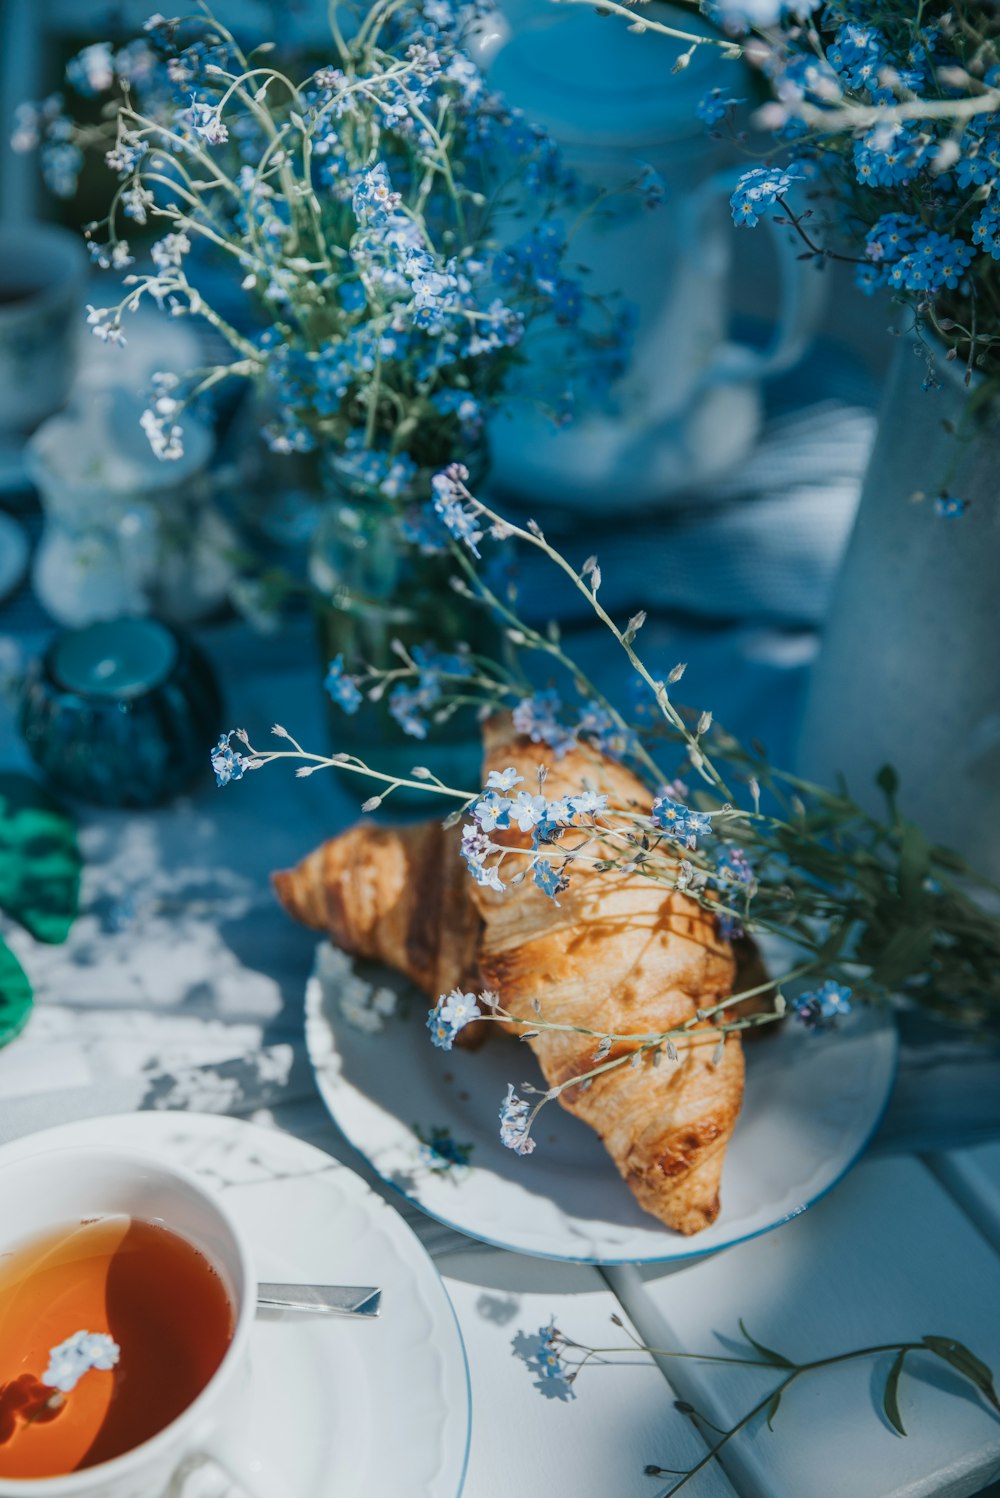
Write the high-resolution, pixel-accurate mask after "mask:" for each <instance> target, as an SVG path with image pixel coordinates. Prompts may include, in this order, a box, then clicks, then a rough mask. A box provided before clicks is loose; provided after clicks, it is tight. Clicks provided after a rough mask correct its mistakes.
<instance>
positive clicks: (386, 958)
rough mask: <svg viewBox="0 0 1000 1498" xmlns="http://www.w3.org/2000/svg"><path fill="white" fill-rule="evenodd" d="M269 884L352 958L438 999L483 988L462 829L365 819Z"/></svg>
mask: <svg viewBox="0 0 1000 1498" xmlns="http://www.w3.org/2000/svg"><path fill="white" fill-rule="evenodd" d="M271 882H272V884H273V885H274V888H275V890H276V892H277V895H278V899H279V900H280V901H281V903H282V905H283V906H284V907H285V909H286V910H287V911H288V913H289V915H291V916H294V917H295V919H296V920H297V921H301V922H302V924H303V925H304V926H311V927H313V929H314V930H316V931H325V932H326V933H327V934H328V935H329V936H330V937H331V938H332V939H333V941H334V942H335V943H336V945H337V946H338V947H341V948H342V949H343V950H344V951H345V952H350V953H351V955H352V956H355V957H369V958H372V959H373V960H374V961H377V962H384V963H385V964H386V966H388V967H391V968H395V970H396V971H397V972H400V973H403V974H404V976H405V977H407V978H409V980H410V982H411V983H414V984H415V985H416V986H417V988H420V989H422V990H423V992H424V993H426V994H428V995H430V996H432V997H433V998H435V999H436V998H437V997H438V996H439V995H440V994H443V993H450V991H451V990H452V989H453V988H461V989H463V990H464V989H472V990H474V991H478V990H479V989H480V988H481V987H482V983H481V979H480V976H479V962H478V950H479V937H480V933H481V931H482V924H483V923H482V919H481V918H480V915H479V912H478V910H477V909H476V907H475V905H474V904H473V902H472V900H471V899H470V898H469V885H470V883H471V881H470V879H469V876H468V872H467V870H466V867H465V864H464V863H463V861H462V857H461V853H460V836H459V835H458V833H457V829H450V830H449V831H447V832H446V831H444V830H443V829H442V827H441V824H440V823H439V822H421V823H419V824H412V825H409V826H406V827H380V826H378V825H376V824H375V823H372V822H360V823H358V825H357V826H356V827H352V828H350V829H349V831H347V832H345V833H343V834H342V835H341V836H340V837H334V838H331V839H330V840H329V841H328V842H325V843H322V844H321V845H320V846H319V847H318V848H316V849H315V851H314V852H312V853H310V854H309V855H308V857H306V858H304V859H303V860H302V862H301V863H300V864H299V865H298V867H297V868H295V869H290V870H285V871H282V872H279V873H276V874H272V875H271ZM485 1029H486V1026H485V1024H482V1023H480V1024H475V1025H469V1026H467V1027H466V1029H465V1030H463V1031H462V1032H461V1034H460V1036H459V1040H460V1041H462V1042H463V1043H464V1044H466V1045H468V1044H473V1043H476V1042H477V1041H479V1040H481V1039H482V1037H483V1034H484V1032H485Z"/></svg>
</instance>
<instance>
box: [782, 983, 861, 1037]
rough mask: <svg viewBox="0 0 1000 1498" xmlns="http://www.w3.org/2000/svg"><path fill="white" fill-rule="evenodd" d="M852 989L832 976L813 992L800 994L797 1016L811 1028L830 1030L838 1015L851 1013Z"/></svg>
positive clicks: (797, 1001) (796, 1009) (796, 1008)
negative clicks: (834, 979)
mask: <svg viewBox="0 0 1000 1498" xmlns="http://www.w3.org/2000/svg"><path fill="white" fill-rule="evenodd" d="M850 1012H851V990H850V989H849V988H847V987H845V986H844V984H842V983H835V982H834V981H833V979H832V978H828V979H827V981H826V982H825V983H824V984H822V985H821V986H820V987H819V988H817V989H815V990H814V991H812V992H809V993H804V994H801V995H800V996H799V998H798V999H797V1000H796V1004H795V1016H796V1018H797V1019H799V1020H801V1022H802V1023H803V1024H804V1025H805V1026H806V1027H807V1028H808V1029H810V1030H828V1029H830V1027H831V1026H832V1025H834V1024H835V1023H836V1021H837V1017H838V1015H842V1014H850Z"/></svg>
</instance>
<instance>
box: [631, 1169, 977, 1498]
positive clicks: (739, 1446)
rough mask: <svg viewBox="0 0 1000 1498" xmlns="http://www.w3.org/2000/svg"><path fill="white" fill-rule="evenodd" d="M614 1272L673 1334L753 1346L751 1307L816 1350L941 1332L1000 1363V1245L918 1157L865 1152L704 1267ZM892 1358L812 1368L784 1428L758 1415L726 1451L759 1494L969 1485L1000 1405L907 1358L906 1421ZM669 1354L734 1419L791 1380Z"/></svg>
mask: <svg viewBox="0 0 1000 1498" xmlns="http://www.w3.org/2000/svg"><path fill="white" fill-rule="evenodd" d="M608 1278H609V1280H610V1281H611V1283H612V1284H613V1285H614V1286H615V1288H616V1289H617V1290H618V1292H619V1294H620V1295H621V1298H622V1299H623V1301H624V1303H625V1304H626V1306H627V1307H628V1310H629V1313H630V1315H631V1316H632V1319H633V1321H634V1322H635V1323H636V1325H637V1326H639V1327H640V1328H641V1329H642V1331H643V1333H644V1335H645V1337H646V1339H647V1341H654V1340H655V1341H656V1342H657V1344H658V1345H660V1346H666V1347H676V1348H682V1349H685V1350H688V1351H705V1352H710V1351H713V1350H714V1351H718V1352H722V1353H736V1354H737V1355H742V1353H743V1349H742V1348H741V1347H740V1345H739V1341H738V1337H739V1331H738V1321H739V1318H740V1317H741V1316H742V1317H743V1318H744V1320H745V1321H746V1323H747V1326H748V1328H749V1330H750V1331H751V1332H752V1333H753V1334H754V1336H756V1337H757V1338H759V1340H760V1341H761V1342H763V1343H765V1344H767V1345H769V1346H771V1347H775V1348H777V1349H778V1350H779V1351H781V1352H783V1353H785V1354H786V1355H787V1356H788V1357H790V1358H793V1359H799V1360H802V1361H805V1360H807V1359H812V1358H816V1357H821V1356H827V1355H830V1354H834V1353H838V1352H845V1351H849V1350H852V1349H854V1348H857V1347H862V1346H866V1345H872V1344H878V1343H883V1342H895V1341H904V1340H914V1341H919V1339H920V1338H921V1337H922V1336H923V1335H924V1334H925V1333H931V1334H937V1335H943V1336H951V1337H956V1338H958V1339H959V1340H961V1341H963V1342H965V1343H966V1344H967V1345H968V1346H969V1347H970V1348H971V1349H972V1351H973V1352H975V1353H976V1354H977V1355H978V1356H979V1357H980V1358H982V1359H983V1360H984V1361H985V1362H987V1363H988V1364H990V1366H991V1367H992V1368H993V1369H994V1371H995V1372H996V1371H997V1370H1000V1259H998V1257H997V1256H996V1254H995V1253H994V1251H993V1250H992V1249H991V1248H990V1247H989V1245H988V1244H987V1243H986V1241H985V1240H984V1238H983V1237H982V1236H981V1235H980V1233H979V1232H977V1231H976V1229H975V1228H973V1227H972V1225H971V1224H970V1222H969V1221H968V1219H967V1218H966V1217H965V1216H964V1215H963V1213H962V1212H961V1210H960V1209H959V1208H958V1206H957V1205H956V1204H955V1203H954V1202H953V1201H952V1200H951V1198H950V1197H949V1196H948V1195H946V1193H945V1192H944V1190H943V1189H942V1187H941V1186H940V1185H939V1183H938V1182H937V1181H936V1180H935V1179H934V1177H933V1176H932V1175H931V1173H930V1172H929V1171H928V1170H927V1169H926V1168H925V1167H924V1166H923V1165H922V1164H921V1163H920V1162H918V1161H917V1160H912V1159H910V1160H906V1159H894V1160H884V1161H870V1162H868V1163H865V1164H863V1165H861V1166H859V1167H858V1169H857V1170H856V1171H854V1173H853V1174H852V1175H851V1176H850V1178H849V1179H848V1180H847V1181H846V1182H845V1183H844V1184H843V1185H842V1186H841V1187H839V1188H838V1190H836V1191H835V1192H833V1193H832V1195H831V1196H830V1197H828V1198H827V1199H826V1200H825V1201H824V1202H821V1203H820V1204H819V1205H818V1206H817V1207H815V1208H814V1209H813V1210H812V1211H810V1212H808V1213H806V1214H805V1215H804V1216H803V1217H800V1218H797V1219H796V1220H795V1221H793V1222H791V1223H788V1224H787V1225H786V1226H785V1227H783V1228H780V1229H779V1230H778V1231H776V1232H774V1233H771V1234H769V1235H767V1236H766V1237H763V1238H758V1239H756V1240H755V1241H754V1242H752V1243H747V1244H744V1245H742V1246H740V1247H737V1248H734V1249H732V1250H730V1251H729V1252H728V1253H724V1254H720V1255H718V1256H716V1257H715V1258H713V1259H709V1260H707V1261H704V1262H702V1263H700V1264H697V1265H695V1266H694V1267H693V1268H690V1269H686V1270H683V1271H681V1272H679V1273H676V1274H674V1275H668V1276H660V1277H657V1275H656V1273H655V1271H653V1270H643V1271H637V1270H635V1269H625V1270H612V1271H609V1274H608ZM750 1355H751V1356H752V1353H751V1354H750ZM891 1361H892V1359H891V1357H889V1356H885V1355H883V1356H881V1357H879V1358H875V1359H870V1360H864V1361H861V1362H856V1363H848V1364H843V1365H841V1366H839V1367H836V1368H832V1369H828V1370H822V1371H819V1372H817V1373H815V1374H811V1375H809V1376H808V1377H807V1378H805V1379H803V1380H802V1381H801V1383H800V1384H798V1385H797V1386H796V1387H794V1388H793V1389H792V1390H790V1391H789V1393H788V1394H787V1395H786V1398H785V1400H784V1402H783V1404H782V1408H781V1410H780V1413H779V1414H778V1416H777V1419H776V1422H775V1429H774V1432H773V1433H772V1432H770V1431H768V1429H767V1427H766V1425H765V1424H764V1423H763V1421H762V1420H758V1421H756V1422H755V1423H754V1424H753V1425H752V1426H751V1427H750V1428H749V1429H748V1431H747V1432H746V1433H745V1434H744V1435H742V1436H741V1437H738V1438H737V1439H736V1441H735V1442H734V1443H733V1444H732V1446H731V1447H730V1448H729V1450H728V1455H727V1457H726V1466H727V1470H728V1472H729V1474H730V1476H731V1477H732V1479H733V1483H734V1486H735V1487H736V1488H737V1489H738V1491H739V1492H740V1493H741V1494H742V1495H744V1498H841V1495H843V1498H924V1495H927V1498H930V1495H934V1498H968V1495H970V1494H974V1493H976V1492H978V1491H979V1489H981V1488H982V1487H984V1486H985V1485H986V1484H987V1483H988V1482H990V1481H992V1480H993V1479H995V1478H996V1477H997V1476H998V1475H1000V1417H998V1416H996V1415H995V1414H994V1413H993V1412H991V1411H990V1410H989V1409H988V1407H987V1406H986V1405H985V1403H984V1402H983V1401H982V1400H981V1399H980V1398H979V1397H978V1396H977V1395H976V1394H975V1392H974V1391H973V1390H972V1389H971V1386H966V1385H964V1384H962V1383H961V1382H960V1381H958V1380H957V1379H956V1378H955V1376H954V1375H953V1374H952V1373H951V1371H950V1370H949V1369H948V1368H947V1367H946V1366H945V1365H944V1364H943V1363H941V1362H939V1361H938V1360H936V1359H934V1358H933V1357H930V1356H927V1355H924V1354H921V1355H920V1356H919V1357H915V1358H914V1360H913V1363H912V1365H910V1364H909V1363H908V1364H907V1371H904V1373H903V1377H902V1380H901V1383H900V1388H899V1405H900V1411H901V1414H902V1418H903V1422H904V1424H905V1426H906V1429H907V1430H908V1431H909V1435H908V1436H907V1438H906V1439H903V1438H902V1437H900V1436H899V1435H897V1434H896V1433H895V1432H894V1431H893V1430H892V1428H891V1426H890V1425H889V1424H888V1422H887V1421H886V1419H885V1417H884V1416H883V1415H882V1412H881V1398H882V1389H883V1387H884V1382H885V1377H886V1375H887V1373H888V1371H889V1366H890V1364H891ZM666 1366H668V1367H669V1371H670V1377H671V1380H672V1382H673V1384H674V1387H675V1388H676V1389H677V1390H678V1392H679V1393H680V1394H681V1396H682V1397H684V1398H686V1399H689V1400H690V1401H691V1402H692V1403H693V1404H695V1405H696V1406H697V1407H698V1408H699V1409H700V1410H702V1411H703V1412H704V1413H705V1414H707V1415H708V1416H709V1417H710V1418H711V1419H713V1420H714V1421H715V1422H716V1423H718V1424H720V1425H722V1426H729V1425H731V1424H733V1423H734V1422H735V1420H736V1419H737V1418H739V1416H740V1415H742V1414H743V1413H744V1412H745V1411H746V1410H747V1409H748V1408H749V1407H750V1406H751V1405H752V1404H753V1403H755V1402H756V1400H757V1399H758V1398H760V1397H761V1395H762V1394H763V1393H764V1392H765V1391H766V1389H767V1388H768V1387H770V1386H772V1385H773V1384H774V1383H775V1382H777V1378H776V1377H775V1375H773V1374H772V1373H770V1372H767V1373H761V1372H760V1371H757V1370H753V1371H743V1370H739V1369H732V1368H727V1367H725V1366H719V1365H712V1364H702V1363H697V1362H687V1361H670V1362H669V1363H667V1364H666ZM662 1491H664V1489H663V1488H660V1489H658V1490H657V1493H656V1494H654V1493H649V1494H647V1498H658V1493H659V1492H662Z"/></svg>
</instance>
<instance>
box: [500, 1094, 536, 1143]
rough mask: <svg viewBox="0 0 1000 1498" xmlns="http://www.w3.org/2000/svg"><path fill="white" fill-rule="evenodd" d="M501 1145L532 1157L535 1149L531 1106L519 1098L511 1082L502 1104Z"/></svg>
mask: <svg viewBox="0 0 1000 1498" xmlns="http://www.w3.org/2000/svg"><path fill="white" fill-rule="evenodd" d="M500 1143H501V1144H502V1145H504V1146H505V1148H507V1149H509V1150H513V1151H514V1153H515V1154H516V1155H530V1154H532V1153H533V1152H534V1148H535V1141H534V1140H533V1139H532V1137H531V1117H530V1108H529V1105H528V1103H527V1101H526V1100H525V1099H524V1098H522V1097H518V1095H517V1093H516V1092H515V1091H514V1087H513V1084H512V1083H510V1082H508V1083H507V1096H506V1097H505V1098H504V1100H503V1102H502V1103H501V1104H500Z"/></svg>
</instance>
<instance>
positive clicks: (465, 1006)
mask: <svg viewBox="0 0 1000 1498" xmlns="http://www.w3.org/2000/svg"><path fill="white" fill-rule="evenodd" d="M482 1012H483V1011H482V1010H481V1009H480V1007H479V1005H478V1003H477V1002H476V996H475V994H472V993H462V991H461V989H458V988H453V989H452V991H451V993H449V994H442V995H441V997H440V999H439V1000H438V1002H437V1003H436V1004H435V1006H434V1008H433V1009H432V1010H431V1011H430V1013H429V1014H428V1016H427V1028H428V1030H429V1031H430V1032H431V1040H432V1042H433V1043H434V1045H436V1046H437V1047H438V1048H439V1049H440V1050H442V1051H450V1050H451V1048H452V1046H453V1045H454V1043H455V1036H456V1035H457V1034H458V1032H459V1030H462V1029H464V1028H465V1026H466V1025H469V1024H471V1023H472V1021H473V1020H474V1019H480V1018H481V1017H482Z"/></svg>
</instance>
